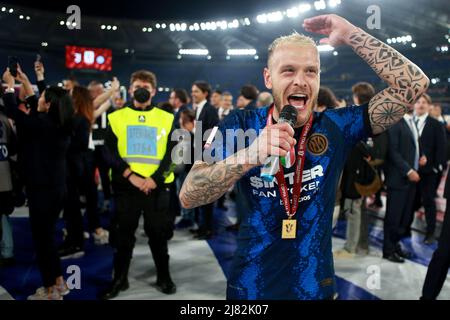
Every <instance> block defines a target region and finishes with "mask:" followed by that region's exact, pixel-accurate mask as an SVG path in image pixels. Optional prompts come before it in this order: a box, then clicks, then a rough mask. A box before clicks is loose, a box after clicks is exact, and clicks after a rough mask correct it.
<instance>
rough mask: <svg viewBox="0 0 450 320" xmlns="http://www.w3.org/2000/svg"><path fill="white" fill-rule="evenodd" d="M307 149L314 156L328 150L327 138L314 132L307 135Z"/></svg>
mask: <svg viewBox="0 0 450 320" xmlns="http://www.w3.org/2000/svg"><path fill="white" fill-rule="evenodd" d="M307 149H308V151H309V152H310V153H311V154H312V155H315V156H320V155H322V154H324V153H325V151H327V150H328V139H327V137H325V136H324V135H323V134H320V133H314V134H313V135H311V137H309V139H308V144H307Z"/></svg>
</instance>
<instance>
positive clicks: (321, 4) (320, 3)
mask: <svg viewBox="0 0 450 320" xmlns="http://www.w3.org/2000/svg"><path fill="white" fill-rule="evenodd" d="M314 7H315V8H316V10H323V9H326V8H327V4H326V3H325V1H324V0H320V1H315V2H314Z"/></svg>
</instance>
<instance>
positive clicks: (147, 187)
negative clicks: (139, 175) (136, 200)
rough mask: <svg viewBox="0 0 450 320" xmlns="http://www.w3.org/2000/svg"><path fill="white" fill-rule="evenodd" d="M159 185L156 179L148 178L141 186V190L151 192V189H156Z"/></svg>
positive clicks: (146, 192)
mask: <svg viewBox="0 0 450 320" xmlns="http://www.w3.org/2000/svg"><path fill="white" fill-rule="evenodd" d="M156 187H157V185H156V182H155V180H153V179H152V178H146V179H145V182H144V184H143V186H142V187H141V191H142V192H144V193H145V194H149V192H150V191H152V190H154V189H156Z"/></svg>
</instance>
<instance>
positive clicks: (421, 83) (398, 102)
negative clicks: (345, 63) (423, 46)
mask: <svg viewBox="0 0 450 320" xmlns="http://www.w3.org/2000/svg"><path fill="white" fill-rule="evenodd" d="M349 45H350V46H351V47H352V48H353V50H354V51H355V52H356V53H357V54H358V55H359V56H360V57H361V58H363V59H364V60H365V61H366V62H367V63H368V64H369V65H370V67H372V69H373V70H374V71H375V72H376V73H377V74H378V76H379V77H380V78H381V79H383V81H385V82H386V83H387V84H388V86H389V87H388V88H386V89H384V90H383V91H381V92H379V93H378V94H376V95H375V96H374V97H373V98H372V99H371V100H370V102H369V118H370V123H371V125H372V131H373V133H374V134H379V133H381V132H383V131H384V130H386V129H387V128H389V127H390V126H391V125H393V124H395V123H396V122H397V121H399V120H400V119H401V118H402V117H403V115H404V114H405V113H406V112H407V111H408V109H410V108H412V106H413V104H414V103H415V101H416V100H417V99H418V97H419V96H420V95H421V94H422V93H424V92H425V91H426V90H427V88H428V85H429V79H428V78H427V76H426V75H425V74H424V73H423V72H422V70H420V68H419V67H417V66H416V65H415V64H414V63H412V62H411V61H409V60H408V59H407V58H405V57H404V56H402V55H401V54H400V53H399V52H398V51H396V50H395V49H393V48H391V47H389V46H388V45H386V44H385V43H383V42H381V41H380V40H378V39H376V38H374V37H372V36H371V35H369V34H367V33H366V32H364V31H362V30H358V31H356V32H353V33H352V34H351V35H350V36H349Z"/></svg>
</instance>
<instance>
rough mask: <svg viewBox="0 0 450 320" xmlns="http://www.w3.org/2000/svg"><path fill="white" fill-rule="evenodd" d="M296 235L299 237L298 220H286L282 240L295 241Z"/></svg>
mask: <svg viewBox="0 0 450 320" xmlns="http://www.w3.org/2000/svg"><path fill="white" fill-rule="evenodd" d="M296 235H297V220H295V219H284V220H283V230H282V233H281V238H282V239H295V237H296Z"/></svg>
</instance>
